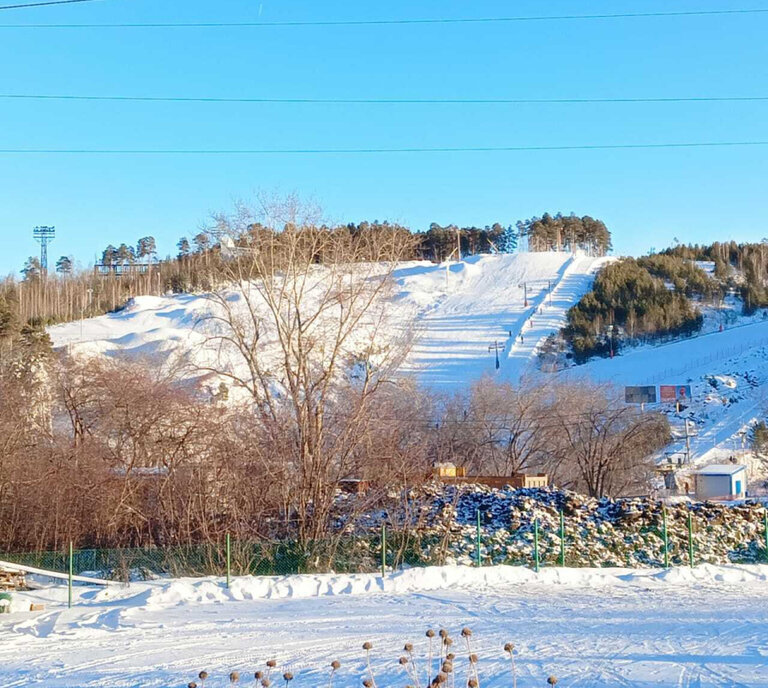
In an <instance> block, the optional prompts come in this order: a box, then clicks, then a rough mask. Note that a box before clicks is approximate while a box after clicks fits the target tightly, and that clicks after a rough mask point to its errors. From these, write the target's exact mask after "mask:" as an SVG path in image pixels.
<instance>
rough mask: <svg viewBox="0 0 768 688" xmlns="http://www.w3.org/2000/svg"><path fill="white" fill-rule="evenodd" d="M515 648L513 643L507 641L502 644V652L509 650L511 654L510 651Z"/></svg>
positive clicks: (510, 652)
mask: <svg viewBox="0 0 768 688" xmlns="http://www.w3.org/2000/svg"><path fill="white" fill-rule="evenodd" d="M514 649H515V644H514V643H507V644H506V645H504V652H509V654H512V651H513V650H514Z"/></svg>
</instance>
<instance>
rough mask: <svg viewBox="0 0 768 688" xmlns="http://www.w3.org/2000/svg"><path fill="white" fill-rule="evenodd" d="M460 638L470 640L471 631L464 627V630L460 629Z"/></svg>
mask: <svg viewBox="0 0 768 688" xmlns="http://www.w3.org/2000/svg"><path fill="white" fill-rule="evenodd" d="M461 637H462V638H470V637H472V631H471V629H469V628H467V627H466V626H464V628H462V629H461Z"/></svg>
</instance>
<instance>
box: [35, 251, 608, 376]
mask: <svg viewBox="0 0 768 688" xmlns="http://www.w3.org/2000/svg"><path fill="white" fill-rule="evenodd" d="M605 260H606V259H604V258H590V257H587V256H583V255H576V256H574V255H573V254H570V253H520V254H514V255H483V256H473V257H470V258H467V259H466V260H463V261H461V262H453V263H446V264H442V265H436V264H434V263H430V262H426V261H413V262H408V263H404V264H403V265H401V266H400V267H399V268H398V269H397V270H396V271H395V274H394V278H395V281H396V292H395V294H394V297H393V299H392V303H391V318H392V320H393V321H394V322H398V321H399V322H403V323H408V326H411V324H412V323H413V322H414V321H415V325H416V330H417V332H416V335H417V338H416V342H415V345H414V347H413V350H412V352H411V355H410V356H409V358H408V360H407V361H406V363H405V365H404V368H403V372H404V373H405V374H409V375H416V376H417V377H418V378H419V379H420V381H422V382H424V383H425V384H427V385H430V386H433V387H440V388H456V387H462V386H465V385H466V384H467V383H468V382H471V381H472V380H475V379H477V378H479V377H481V376H482V375H484V374H493V373H495V372H496V368H495V354H494V352H492V351H490V350H489V346H491V345H494V344H496V343H498V344H499V358H500V369H499V371H498V375H499V376H500V377H501V378H503V379H511V380H516V379H519V377H520V376H521V375H522V374H523V373H524V372H525V371H528V370H530V369H532V365H531V364H532V362H533V360H534V357H535V354H536V348H537V344H538V343H539V341H540V340H542V339H543V338H545V337H546V336H547V335H548V334H550V333H552V332H555V331H557V329H558V328H559V327H560V326H561V325H562V323H563V322H564V318H565V312H566V311H567V309H568V308H569V307H570V306H571V305H573V303H575V302H576V301H577V300H578V299H579V298H580V297H581V295H582V294H584V293H585V292H586V291H587V290H588V289H589V287H590V285H591V282H592V279H593V278H594V273H595V271H596V270H597V268H598V267H599V266H600V265H601V264H602V263H603V262H604V261H605ZM550 287H551V288H552V290H553V292H552V299H551V305H550V299H549V289H550ZM524 290H527V301H528V304H527V306H526V295H525V293H524ZM210 308H211V302H210V301H209V300H208V299H206V298H205V297H204V296H202V295H182V296H169V297H152V296H141V297H137V298H136V299H134V300H133V302H132V303H131V304H129V305H128V306H127V307H126V308H125V309H123V310H122V311H120V312H118V313H113V314H109V315H104V316H100V317H97V318H91V319H88V320H85V321H84V322H79V321H78V322H72V323H67V324H64V325H58V326H56V327H52V328H51V329H50V334H51V338H52V340H53V342H54V346H57V347H63V346H67V347H70V348H71V349H72V350H74V351H82V352H85V353H92V354H104V355H110V356H115V355H127V356H134V357H145V358H152V359H153V360H154V361H156V362H158V363H159V364H166V363H169V362H171V361H176V360H181V361H185V362H188V363H191V364H192V365H203V364H205V363H206V361H205V360H204V356H203V351H202V348H203V346H202V345H203V342H204V341H205V338H206V337H205V333H204V331H203V328H202V327H201V323H202V321H203V320H204V319H205V317H206V315H207V314H208V313H209V310H210ZM538 311H540V313H538ZM521 333H522V334H523V338H524V341H523V342H518V343H517V344H516V340H517V339H518V337H519V335H520V334H521Z"/></svg>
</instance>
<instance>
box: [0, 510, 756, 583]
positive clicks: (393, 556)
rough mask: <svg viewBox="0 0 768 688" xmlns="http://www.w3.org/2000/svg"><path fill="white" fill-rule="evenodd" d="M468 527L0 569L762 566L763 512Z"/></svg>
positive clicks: (100, 552)
mask: <svg viewBox="0 0 768 688" xmlns="http://www.w3.org/2000/svg"><path fill="white" fill-rule="evenodd" d="M476 516H477V517H476V519H472V520H473V521H475V522H474V523H473V524H472V525H465V526H456V525H455V524H452V525H450V526H447V527H445V529H440V528H435V527H433V528H431V529H430V530H429V531H428V532H421V533H419V532H416V531H414V530H410V529H408V530H403V529H398V528H396V527H393V526H391V525H390V526H382V527H381V529H380V530H379V531H378V532H373V533H371V532H369V533H367V534H358V535H344V536H337V537H333V538H329V539H327V540H320V541H314V542H309V543H298V542H294V541H281V542H248V541H242V540H238V539H236V538H230V537H228V536H227V537H226V538H222V540H221V542H215V543H204V544H190V545H173V546H167V547H142V548H130V549H75V550H73V551H72V554H71V557H70V554H69V547H66V548H63V549H62V550H60V551H45V552H24V553H7V554H2V553H0V560H5V561H11V562H15V563H19V564H25V565H27V566H33V567H37V568H41V569H47V570H51V571H58V572H62V573H66V572H68V571H69V570H70V568H71V572H72V573H73V574H75V575H80V574H91V575H95V576H98V577H106V578H112V579H115V580H123V581H128V580H137V579H138V580H140V579H148V578H154V577H158V576H169V577H182V576H208V575H215V576H226V577H227V581H229V576H230V575H234V576H241V575H255V576H267V575H285V574H296V573H331V572H333V573H376V572H381V573H382V574H383V573H385V572H387V571H393V570H398V569H402V568H408V567H414V566H430V565H444V564H452V563H459V564H465V565H474V566H493V565H499V564H506V565H513V566H528V567H530V568H532V569H534V570H537V571H538V570H539V569H540V568H543V567H551V566H569V567H575V566H627V567H661V566H664V567H669V566H679V565H690V566H693V565H695V564H698V563H707V562H708V563H724V561H728V562H733V563H768V512H766V514H765V516H764V519H762V520H761V521H760V522H757V523H753V524H751V525H750V530H749V531H748V532H735V529H734V527H732V526H729V525H728V524H706V525H698V526H696V525H695V523H694V521H693V519H692V518H691V514H690V512H689V513H688V514H687V516H681V515H679V514H678V516H677V518H671V517H669V516H668V514H667V510H666V509H661V510H660V511H659V513H658V517H657V519H656V521H655V522H654V523H652V524H647V525H644V526H643V527H640V528H635V529H633V530H631V531H630V530H629V529H627V531H626V532H624V531H622V530H621V528H613V527H612V528H611V530H610V531H609V532H599V531H597V532H593V531H590V530H589V529H586V530H585V529H584V527H583V525H582V526H580V528H581V529H580V530H579V529H576V528H575V527H574V526H569V519H568V518H567V516H566V515H565V514H563V513H562V512H560V513H558V514H556V517H555V518H552V515H551V514H549V515H546V514H545V515H544V516H543V517H541V518H540V517H539V516H534V515H531V519H530V521H529V522H528V523H525V524H523V525H521V526H520V527H518V528H516V529H500V528H492V527H489V526H485V527H484V526H483V524H482V519H481V513H480V512H479V511H478V512H477V515H476Z"/></svg>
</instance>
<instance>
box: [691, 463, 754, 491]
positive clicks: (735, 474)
mask: <svg viewBox="0 0 768 688" xmlns="http://www.w3.org/2000/svg"><path fill="white" fill-rule="evenodd" d="M694 476H695V478H696V497H697V499H744V497H745V496H746V494H747V467H746V466H744V465H740V464H736V463H713V464H710V465H709V466H704V467H703V468H701V469H700V470H698V471H696V473H694Z"/></svg>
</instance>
